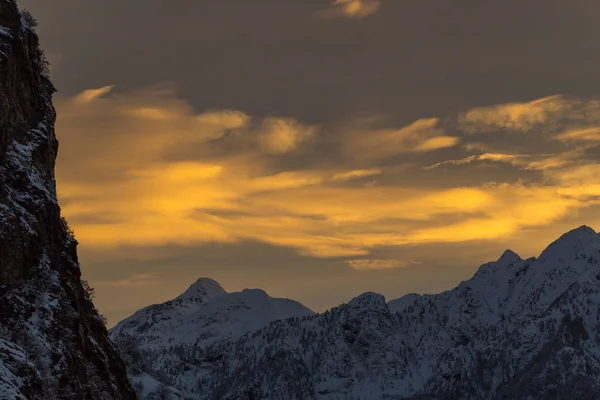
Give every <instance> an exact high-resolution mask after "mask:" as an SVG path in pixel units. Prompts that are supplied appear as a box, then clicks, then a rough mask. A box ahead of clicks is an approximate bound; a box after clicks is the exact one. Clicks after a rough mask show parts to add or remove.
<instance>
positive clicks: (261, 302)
mask: <svg viewBox="0 0 600 400" xmlns="http://www.w3.org/2000/svg"><path fill="white" fill-rule="evenodd" d="M599 265H600V237H599V236H598V235H597V234H596V233H595V232H594V231H593V230H592V229H590V228H588V227H580V228H578V229H575V230H573V231H571V232H568V233H567V234H565V235H563V236H562V237H561V238H559V239H558V240H556V241H555V242H554V243H552V244H551V245H550V246H549V247H548V248H547V249H546V250H544V252H543V253H542V256H541V257H540V258H539V259H536V258H534V257H532V258H528V259H526V260H523V259H521V257H519V256H518V255H517V254H516V253H515V252H513V251H510V250H507V251H505V252H504V253H503V254H502V256H501V257H500V258H499V259H498V260H497V261H493V262H489V263H486V264H483V265H482V266H481V267H480V268H479V269H478V271H477V273H476V274H475V275H474V276H473V277H472V278H471V279H468V280H465V281H464V282H461V283H460V284H459V285H458V286H457V287H456V288H454V289H451V290H448V291H445V292H443V293H440V294H435V295H418V294H411V295H406V296H404V297H402V298H400V299H397V300H392V301H390V302H389V303H388V304H386V303H385V298H384V297H383V296H381V295H379V294H377V293H372V292H368V293H364V294H361V295H360V296H358V297H356V298H354V299H352V300H351V301H350V302H348V303H347V304H342V305H340V306H338V307H335V308H333V309H331V310H329V311H327V312H325V313H323V314H317V315H312V313H306V311H302V308H298V307H297V303H295V302H292V301H291V300H280V299H279V300H278V299H272V298H271V297H269V296H268V295H267V294H266V293H265V292H264V291H261V290H256V289H254V290H252V289H250V290H244V291H242V292H238V293H229V294H223V295H221V296H218V297H216V298H214V299H212V300H209V301H208V302H207V303H206V304H204V305H203V306H202V307H201V308H200V309H199V310H198V311H197V312H195V313H193V314H190V315H189V316H181V317H176V318H173V319H172V320H171V321H170V322H168V323H165V325H161V326H163V327H164V328H165V330H164V331H161V330H157V329H155V330H152V331H150V332H145V333H143V334H139V335H138V336H137V337H136V338H135V341H136V346H138V349H139V350H141V354H143V356H142V357H139V359H141V360H142V363H140V362H139V361H138V362H137V364H134V365H141V367H138V369H139V371H137V372H135V373H134V372H132V379H133V380H134V381H136V382H141V380H143V379H145V378H144V377H146V378H147V377H149V376H152V377H154V378H153V379H156V380H160V381H162V382H163V383H166V384H167V385H169V386H171V387H172V389H173V391H174V392H177V393H178V394H179V395H180V396H181V397H184V398H185V397H187V398H190V399H194V400H208V399H213V398H219V399H228V400H233V399H251V398H256V399H267V398H268V399H271V400H283V399H292V398H299V399H307V400H308V399H310V400H335V399H348V400H358V399H361V400H362V399H389V400H391V399H405V400H417V399H419V400H422V399H434V398H435V399H440V400H442V399H444V400H449V399H456V398H461V399H465V400H479V399H487V400H508V399H511V400H531V399H538V398H553V399H557V400H568V399H571V398H578V399H579V398H581V399H590V400H591V399H596V398H600V378H599V376H600V333H598V332H599V330H598V329H599V328H598V327H600V266H599ZM295 304H296V305H295ZM290 308H291V309H292V310H295V311H294V312H290V311H289V309H290ZM281 310H283V312H281ZM304 310H306V309H304ZM291 314H295V316H296V317H297V318H291V319H285V320H278V321H276V320H275V319H278V318H285V316H288V315H291ZM265 316H267V318H265ZM298 317H300V318H298ZM269 321H270V322H269ZM130 332H133V334H137V333H136V332H135V331H130ZM234 332H235V333H234ZM111 336H112V337H113V338H114V339H116V340H117V339H120V338H123V337H126V335H125V336H124V335H122V334H119V333H118V332H111ZM157 338H158V339H157ZM188 338H191V340H190V339H188ZM120 346H121V347H122V345H120ZM122 348H123V347H122ZM125 352H126V353H127V354H134V355H135V354H136V353H135V351H134V352H133V353H131V352H128V351H127V350H125ZM156 380H155V381H154V382H156ZM149 386H150V387H156V384H154V386H152V385H149ZM142 398H143V399H145V400H149V399H151V398H154V397H152V396H147V397H144V396H142Z"/></svg>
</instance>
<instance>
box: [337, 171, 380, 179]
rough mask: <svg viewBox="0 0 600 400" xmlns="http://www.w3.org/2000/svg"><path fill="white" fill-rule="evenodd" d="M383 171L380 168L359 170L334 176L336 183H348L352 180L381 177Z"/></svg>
mask: <svg viewBox="0 0 600 400" xmlns="http://www.w3.org/2000/svg"><path fill="white" fill-rule="evenodd" d="M381 173H382V171H381V169H379V168H371V169H357V170H354V171H349V172H343V173H340V174H336V175H334V176H333V180H334V181H348V180H352V179H359V178H364V177H367V176H373V175H379V174H381Z"/></svg>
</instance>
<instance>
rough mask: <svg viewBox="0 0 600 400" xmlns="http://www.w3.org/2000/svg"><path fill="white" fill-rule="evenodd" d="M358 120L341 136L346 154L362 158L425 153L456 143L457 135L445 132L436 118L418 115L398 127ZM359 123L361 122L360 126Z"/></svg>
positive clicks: (370, 158) (376, 158)
mask: <svg viewBox="0 0 600 400" xmlns="http://www.w3.org/2000/svg"><path fill="white" fill-rule="evenodd" d="M369 122H370V121H365V122H360V121H359V122H358V123H357V124H356V125H358V126H359V127H360V128H359V129H350V130H349V131H348V132H347V133H346V136H345V137H344V143H343V151H344V153H345V154H346V156H348V157H351V158H355V159H362V160H381V159H385V158H388V157H392V156H395V155H398V154H404V153H413V152H415V153H425V152H429V151H434V150H438V149H443V148H447V147H452V146H455V145H456V144H457V143H458V141H459V138H457V137H453V136H448V135H446V132H445V131H444V129H442V128H441V127H439V126H438V124H439V120H438V119H437V118H429V119H420V120H417V121H415V122H413V123H412V124H410V125H408V126H405V127H403V128H400V129H390V128H386V129H377V128H371V127H369V126H368V125H369ZM361 125H362V126H361Z"/></svg>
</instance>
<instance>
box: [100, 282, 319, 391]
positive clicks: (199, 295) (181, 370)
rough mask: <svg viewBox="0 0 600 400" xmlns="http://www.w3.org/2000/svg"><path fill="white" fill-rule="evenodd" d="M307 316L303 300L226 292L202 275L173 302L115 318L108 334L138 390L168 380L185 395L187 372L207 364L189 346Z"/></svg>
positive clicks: (189, 388) (228, 338)
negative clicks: (194, 357) (192, 359)
mask: <svg viewBox="0 0 600 400" xmlns="http://www.w3.org/2000/svg"><path fill="white" fill-rule="evenodd" d="M312 315H314V313H313V312H312V311H311V310H309V309H308V308H306V307H304V306H303V305H302V304H300V303H298V302H295V301H292V300H288V299H276V298H272V297H270V296H269V295H267V293H265V292H264V291H263V290H260V289H245V290H243V291H241V292H237V293H227V292H226V291H225V290H224V289H223V288H222V287H221V286H220V285H219V284H218V283H217V282H215V281H214V280H212V279H208V278H202V279H199V280H198V281H196V282H195V283H194V284H192V285H191V286H190V287H189V288H188V289H187V290H186V291H185V292H184V293H183V294H181V295H180V296H178V297H176V298H174V299H173V300H169V301H167V302H164V303H162V304H155V305H151V306H149V307H146V308H144V309H142V310H140V311H138V312H136V313H135V314H133V315H132V316H131V317H129V318H127V319H125V320H123V321H121V322H119V323H118V324H117V325H116V326H115V327H114V328H112V329H111V330H110V338H111V339H112V340H113V341H114V342H115V343H117V344H118V346H119V347H120V348H121V350H122V352H123V354H124V356H125V358H126V360H127V361H128V363H129V371H130V374H131V379H132V381H133V382H134V383H135V384H136V385H137V387H138V390H139V391H140V393H142V394H147V393H150V392H153V391H156V390H157V389H158V387H159V386H160V384H159V383H160V382H165V383H166V381H168V384H169V385H170V386H173V387H171V389H170V390H171V391H173V392H175V393H185V394H187V393H193V388H194V386H195V385H196V382H195V381H194V382H192V381H190V380H189V376H190V375H193V374H194V373H195V371H196V370H197V369H198V368H206V366H205V365H200V364H197V363H190V362H188V357H189V355H188V354H186V353H187V352H188V351H191V349H194V348H206V347H207V346H210V345H213V344H216V343H222V342H227V343H230V342H233V341H236V340H238V339H239V338H240V337H241V336H243V335H244V334H246V333H247V332H253V331H256V330H259V329H261V328H263V327H265V326H266V325H268V324H269V323H270V322H272V321H275V320H282V319H286V318H303V317H309V316H312ZM165 371H170V372H168V373H167V374H165ZM167 375H168V378H167ZM142 387H143V389H142Z"/></svg>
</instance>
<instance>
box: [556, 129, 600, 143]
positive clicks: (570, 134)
mask: <svg viewBox="0 0 600 400" xmlns="http://www.w3.org/2000/svg"><path fill="white" fill-rule="evenodd" d="M554 139H556V140H561V141H565V142H568V141H594V142H595V141H600V126H595V127H591V128H585V129H573V130H569V131H566V132H562V133H560V134H558V135H556V136H554Z"/></svg>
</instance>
